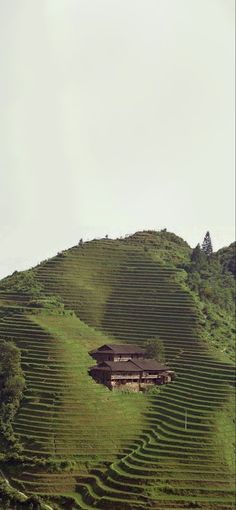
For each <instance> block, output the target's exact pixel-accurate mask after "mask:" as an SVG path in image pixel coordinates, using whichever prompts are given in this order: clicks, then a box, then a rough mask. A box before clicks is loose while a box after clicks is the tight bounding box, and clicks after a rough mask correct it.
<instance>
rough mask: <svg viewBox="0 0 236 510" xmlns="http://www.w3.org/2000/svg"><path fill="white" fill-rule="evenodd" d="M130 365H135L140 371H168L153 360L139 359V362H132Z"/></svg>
mask: <svg viewBox="0 0 236 510" xmlns="http://www.w3.org/2000/svg"><path fill="white" fill-rule="evenodd" d="M132 363H134V364H135V365H137V367H139V368H140V369H141V370H156V371H162V370H168V367H166V366H164V365H162V364H161V363H159V362H158V361H156V360H155V359H148V358H145V359H139V360H132Z"/></svg>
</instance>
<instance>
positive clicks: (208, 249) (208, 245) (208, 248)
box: [202, 231, 213, 257]
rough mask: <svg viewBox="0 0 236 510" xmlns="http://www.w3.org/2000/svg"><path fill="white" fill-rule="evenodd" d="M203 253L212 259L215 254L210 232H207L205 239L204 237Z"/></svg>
mask: <svg viewBox="0 0 236 510" xmlns="http://www.w3.org/2000/svg"><path fill="white" fill-rule="evenodd" d="M202 251H203V252H204V253H205V254H206V255H207V256H208V257H210V256H211V255H212V253H213V248H212V242H211V236H210V232H208V231H207V233H206V235H205V237H204V240H203V243H202Z"/></svg>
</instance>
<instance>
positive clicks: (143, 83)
mask: <svg viewBox="0 0 236 510" xmlns="http://www.w3.org/2000/svg"><path fill="white" fill-rule="evenodd" d="M0 104H1V114H0V177H1V180H0V277H3V276H5V275H8V274H10V273H12V272H13V271H14V270H22V269H26V268H28V267H32V266H34V265H35V264H36V263H38V262H39V261H41V260H44V259H46V258H48V257H50V256H53V255H55V254H56V253H57V252H58V251H61V250H63V249H66V248H69V247H71V246H74V245H75V244H77V243H78V241H79V239H80V238H83V239H84V240H89V239H92V238H99V237H103V236H104V235H106V234H108V235H109V237H117V236H120V235H126V234H130V233H133V232H135V231H137V230H143V229H155V230H160V229H162V228H167V229H168V230H170V231H172V232H175V233H176V234H178V235H180V236H181V237H183V238H184V239H185V240H186V241H187V242H188V243H189V244H190V245H191V246H195V245H196V244H197V243H198V242H202V240H203V237H204V234H205V232H206V231H207V230H209V231H210V233H211V236H212V241H213V248H214V249H215V250H217V249H219V248H220V247H222V246H225V245H228V244H229V243H231V242H232V241H233V240H234V0H0Z"/></svg>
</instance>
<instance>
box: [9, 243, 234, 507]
mask: <svg viewBox="0 0 236 510" xmlns="http://www.w3.org/2000/svg"><path fill="white" fill-rule="evenodd" d="M177 245H178V246H176V259H178V260H179V261H181V260H186V259H187V258H188V257H189V254H190V249H189V247H188V246H187V244H186V243H184V242H183V241H182V242H181V241H179V238H177ZM168 257H169V255H168V250H164V251H163V250H162V245H161V243H160V248H159V249H158V248H157V249H156V246H155V247H153V246H152V245H148V246H147V245H145V243H144V242H143V238H142V236H137V235H136V236H134V237H131V238H129V239H125V240H116V241H110V240H101V241H93V242H90V243H85V244H83V245H81V246H78V247H74V248H72V249H71V250H68V251H67V252H64V253H61V254H59V255H58V256H57V257H54V258H53V259H50V260H49V261H46V262H45V263H42V264H40V265H39V266H38V267H37V268H35V269H34V270H33V271H32V272H31V273H30V276H29V275H28V276H27V278H24V277H22V276H20V275H15V276H14V277H12V279H10V280H9V279H6V280H5V281H3V283H2V285H1V287H2V289H1V300H2V308H1V321H0V337H2V338H7V339H14V341H15V342H16V344H17V345H18V346H19V347H20V348H21V350H22V358H23V368H24V371H25V374H26V381H27V390H26V392H25V397H24V400H23V402H22V405H21V408H20V411H19V412H18V414H17V417H16V419H15V424H14V429H15V431H16V433H17V435H18V437H19V439H20V441H21V444H22V446H23V455H24V456H25V460H24V463H23V464H22V465H23V469H19V466H18V465H17V466H15V467H14V468H12V467H10V468H9V465H8V467H6V466H5V470H6V472H7V473H9V476H11V481H12V484H14V485H15V486H16V487H18V488H20V489H21V490H24V491H25V492H26V493H27V494H41V495H48V497H49V498H50V500H51V504H52V506H53V505H59V506H60V508H66V506H64V505H66V504H70V505H71V506H70V508H72V507H73V508H94V507H97V508H99V509H103V508H104V509H105V508H106V509H108V510H113V509H114V510H116V509H117V510H121V509H122V510H123V509H124V510H126V509H127V510H134V509H140V510H145V509H146V508H153V509H156V510H157V509H159V510H161V509H163V510H164V509H165V510H170V509H175V508H179V509H183V508H202V509H205V510H210V509H215V510H216V509H219V510H223V509H225V510H226V509H227V510H229V509H233V508H234V480H233V461H232V449H231V446H232V441H233V440H232V436H233V418H234V416H233V411H232V402H233V397H232V385H233V380H234V379H233V377H234V374H233V366H232V364H231V363H230V362H227V359H226V358H225V357H223V355H219V353H217V351H213V350H212V348H211V349H210V348H209V346H208V345H207V343H206V342H204V328H203V316H202V313H201V311H200V309H199V307H198V304H197V302H196V300H195V299H194V298H193V296H192V294H191V293H190V292H189V291H188V290H187V288H186V285H185V284H183V283H181V282H182V280H183V278H182V277H183V275H184V272H183V271H182V270H180V269H177V268H176V264H173V263H171V261H170V260H168ZM172 261H173V259H172ZM26 280H28V283H26ZM29 280H30V282H31V283H30V285H29ZM30 289H31V290H30ZM52 296H57V300H55V303H54V307H52V306H49V307H48V308H47V306H48V303H51V304H52V303H53V298H52ZM58 298H59V299H60V302H59V301H58ZM60 303H63V304H64V305H65V310H64V309H63V305H61V304H60ZM66 310H67V311H66ZM70 310H73V311H74V312H75V314H73V313H72V312H70ZM155 336H159V337H161V338H162V340H163V342H164V344H165V351H166V358H167V362H168V363H169V364H170V366H171V367H173V368H174V369H175V370H176V373H177V379H176V381H175V382H174V383H173V384H171V385H168V386H165V387H163V388H162V389H161V393H160V394H156V395H155V394H150V395H143V394H136V395H135V394H122V393H118V392H113V393H112V392H109V390H107V388H105V387H103V386H101V385H97V384H96V383H95V382H94V381H93V380H92V379H91V378H89V376H88V375H87V368H88V366H89V365H90V364H91V358H89V356H88V351H89V350H90V349H91V348H93V347H96V346H99V345H100V344H102V343H105V342H108V339H109V342H111V341H116V340H117V339H119V342H121V341H122V342H129V343H131V342H135V343H140V345H144V343H145V341H146V340H147V339H149V338H152V337H155ZM35 459H41V463H40V465H39V462H38V464H37V462H35ZM42 459H45V460H44V461H42ZM56 467H58V469H55V468H56ZM56 495H57V496H58V497H59V495H67V496H68V497H69V496H70V497H71V498H73V499H71V500H70V503H69V502H68V501H69V500H67V503H63V500H62V499H57V500H56V499H55V496H56ZM71 501H74V502H71Z"/></svg>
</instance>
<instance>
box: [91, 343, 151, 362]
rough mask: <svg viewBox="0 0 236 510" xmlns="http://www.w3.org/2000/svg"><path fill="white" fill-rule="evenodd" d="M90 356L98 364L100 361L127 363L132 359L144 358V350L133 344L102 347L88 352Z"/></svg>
mask: <svg viewBox="0 0 236 510" xmlns="http://www.w3.org/2000/svg"><path fill="white" fill-rule="evenodd" d="M89 354H90V356H92V358H94V359H95V360H96V361H97V362H98V363H101V362H102V361H115V362H118V361H129V360H132V359H142V358H144V356H145V350H144V349H142V348H141V347H139V345H135V344H122V345H112V344H106V345H102V346H101V347H99V348H98V349H95V350H93V351H90V353H89Z"/></svg>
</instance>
